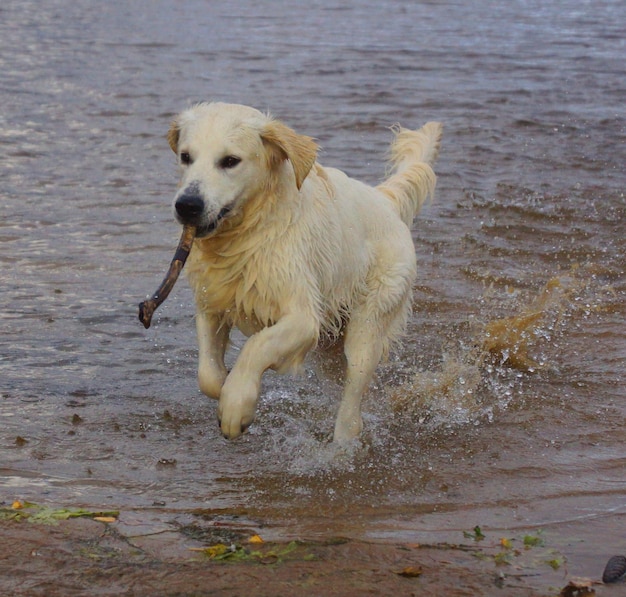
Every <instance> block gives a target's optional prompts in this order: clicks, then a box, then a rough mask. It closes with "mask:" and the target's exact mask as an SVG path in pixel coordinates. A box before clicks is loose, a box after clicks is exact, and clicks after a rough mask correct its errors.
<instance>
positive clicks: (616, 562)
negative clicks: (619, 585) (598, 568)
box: [602, 556, 626, 583]
mask: <svg viewBox="0 0 626 597" xmlns="http://www.w3.org/2000/svg"><path fill="white" fill-rule="evenodd" d="M624 579H626V557H625V556H613V557H612V558H611V559H610V560H609V561H608V562H607V564H606V567H605V568H604V573H603V574H602V582H603V583H613V582H617V581H619V580H624Z"/></svg>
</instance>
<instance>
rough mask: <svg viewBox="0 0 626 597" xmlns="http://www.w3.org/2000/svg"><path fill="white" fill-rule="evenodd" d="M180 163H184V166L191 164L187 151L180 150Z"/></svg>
mask: <svg viewBox="0 0 626 597" xmlns="http://www.w3.org/2000/svg"><path fill="white" fill-rule="evenodd" d="M180 163H181V164H185V166H189V164H191V156H190V155H189V152H188V151H181V153H180Z"/></svg>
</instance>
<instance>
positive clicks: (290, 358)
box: [218, 313, 319, 439]
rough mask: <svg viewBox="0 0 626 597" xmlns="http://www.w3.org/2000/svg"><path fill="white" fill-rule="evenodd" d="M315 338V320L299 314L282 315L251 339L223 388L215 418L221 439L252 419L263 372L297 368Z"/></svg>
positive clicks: (240, 430) (242, 428) (230, 436)
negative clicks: (222, 435) (272, 369)
mask: <svg viewBox="0 0 626 597" xmlns="http://www.w3.org/2000/svg"><path fill="white" fill-rule="evenodd" d="M318 335H319V325H318V322H317V321H316V320H315V318H314V317H307V316H306V315H304V314H302V313H298V314H288V315H285V316H283V317H282V318H281V319H279V320H278V321H277V322H276V323H275V324H274V325H272V326H270V327H267V328H264V329H263V330H261V331H260V332H258V333H256V334H254V335H253V336H251V337H250V339H249V340H248V341H247V342H246V344H245V345H244V347H243V348H242V349H241V353H240V355H239V358H238V359H237V361H236V363H235V365H234V367H233V369H232V371H231V372H230V373H229V375H228V377H227V378H226V381H225V382H224V386H223V387H222V393H221V395H220V404H219V408H218V417H219V421H220V427H221V429H222V433H223V434H224V437H226V438H228V439H234V438H235V437H237V436H239V435H241V434H242V433H243V432H244V431H245V430H246V429H247V428H248V427H249V426H250V424H251V423H252V421H253V420H254V414H255V411H256V404H257V401H258V398H259V391H260V388H261V375H263V372H264V371H266V370H267V369H269V368H270V367H273V368H275V369H278V370H279V371H285V370H289V369H295V368H297V367H299V366H300V365H301V363H302V361H303V359H304V357H305V355H306V353H307V352H308V351H309V350H310V349H311V348H313V347H314V346H315V345H316V344H317V339H318Z"/></svg>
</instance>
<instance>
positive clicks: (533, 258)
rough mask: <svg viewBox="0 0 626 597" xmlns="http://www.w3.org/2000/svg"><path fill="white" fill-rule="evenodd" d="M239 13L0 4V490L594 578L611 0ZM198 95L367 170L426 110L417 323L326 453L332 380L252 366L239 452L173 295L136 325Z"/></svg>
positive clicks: (606, 454)
mask: <svg viewBox="0 0 626 597" xmlns="http://www.w3.org/2000/svg"><path fill="white" fill-rule="evenodd" d="M231 9H232V5H219V6H216V5H214V4H213V3H206V2H202V1H200V0H196V1H189V2H185V3H171V2H157V1H150V2H147V1H139V2H133V3H124V2H107V3H104V4H100V5H98V12H97V13H96V12H95V11H94V7H93V3H90V2H86V1H81V0H79V1H72V2H68V1H67V0H50V1H48V2H46V3H44V4H43V5H42V4H41V3H38V2H37V3H36V2H29V1H24V0H20V1H19V2H18V1H15V0H5V2H3V4H2V7H1V8H0V101H1V105H2V110H1V111H0V145H1V147H2V150H3V151H2V153H3V156H4V157H3V159H2V160H1V161H0V181H1V182H0V202H1V205H2V221H1V222H0V243H1V245H0V246H1V251H0V259H2V266H3V267H2V278H1V280H0V290H1V293H0V296H1V297H2V298H1V301H2V308H1V311H0V317H1V318H2V336H1V341H2V352H1V361H0V379H1V381H0V384H1V385H0V390H1V402H0V416H1V417H2V425H1V427H0V429H1V431H0V446H1V450H2V452H1V453H2V460H1V462H0V484H2V486H3V491H2V499H4V500H5V501H11V500H13V499H17V498H20V499H29V500H32V501H38V502H50V503H60V504H63V505H86V506H106V507H107V508H111V507H113V506H117V507H119V508H121V509H127V510H128V509H136V510H142V509H148V508H162V509H163V512H164V513H165V516H169V517H170V518H171V517H175V516H176V515H177V514H180V515H183V514H184V513H185V512H188V511H190V510H192V509H204V510H206V511H207V512H212V513H214V514H215V515H216V516H217V515H219V514H220V513H221V514H223V515H225V516H227V515H235V514H236V515H238V516H244V515H245V516H246V517H248V518H250V520H252V521H256V522H257V523H259V524H261V523H263V524H264V525H266V534H267V533H275V534H277V535H289V536H301V535H306V536H333V535H350V536H359V537H367V538H373V539H385V540H387V539H391V540H394V539H401V540H408V541H426V540H434V541H438V540H453V541H459V540H462V531H463V530H467V529H472V528H473V527H474V526H475V525H480V526H481V528H485V529H493V532H496V533H499V534H502V533H514V532H515V529H521V528H543V529H544V530H545V531H546V533H548V534H549V535H550V536H551V537H552V540H553V541H554V542H555V543H556V544H557V545H558V546H559V548H560V549H562V550H563V551H564V552H565V553H566V555H567V557H569V558H570V560H571V561H572V562H573V563H575V564H576V565H577V566H578V567H579V569H580V573H581V574H595V575H596V576H597V575H598V574H599V572H600V571H601V568H602V566H603V564H604V562H605V560H606V559H608V557H609V556H610V555H613V553H619V552H620V549H621V550H622V551H623V550H624V546H625V543H624V530H625V529H626V454H625V448H624V446H625V445H626V444H625V440H626V427H625V425H624V422H625V418H626V401H625V399H624V390H623V387H624V381H625V373H624V369H625V368H624V364H625V361H626V327H625V314H626V308H625V304H626V303H625V300H624V298H625V295H626V278H625V276H624V265H625V258H624V255H625V250H626V240H625V239H626V219H625V216H626V199H625V197H624V186H625V185H624V182H625V177H624V164H625V163H626V151H625V150H624V141H625V134H624V126H625V121H626V113H625V109H624V102H623V99H624V93H625V89H624V81H625V80H626V72H625V69H624V61H623V56H624V40H623V31H622V26H623V25H622V24H623V22H624V18H625V17H626V14H625V12H626V11H625V9H624V5H623V3H622V2H621V1H619V0H600V1H599V2H598V1H595V2H593V3H591V2H580V1H577V2H573V1H570V0H567V1H566V2H561V3H558V6H556V5H554V6H553V5H552V4H551V3H545V2H538V1H535V0H531V1H528V2H522V1H515V2H507V3H501V5H497V4H496V5H493V3H490V2H474V3H471V4H468V5H467V6H463V5H458V4H456V3H452V2H422V3H416V4H415V5H407V4H406V3H403V2H386V3H380V2H378V3H376V2H360V3H355V6H352V7H349V6H343V7H337V6H335V5H334V4H333V3H331V2H327V1H326V0H320V1H318V2H313V3H306V4H297V5H294V4H292V3H290V4H289V5H287V3H284V4H283V3H279V2H275V3H271V8H267V7H263V6H262V3H261V4H258V3H254V2H241V3H239V10H238V12H237V14H238V15H239V16H234V15H233V14H232V13H231V12H230V11H231ZM205 99H216V100H223V101H233V102H239V103H244V104H250V105H254V106H256V107H258V108H260V109H264V110H265V109H269V110H271V111H272V113H273V114H275V115H276V116H278V117H280V118H281V119H282V120H284V121H286V122H287V123H288V124H290V125H291V126H293V127H294V128H295V129H297V130H298V131H300V132H302V133H306V134H309V135H312V136H314V137H316V138H317V139H319V141H320V144H321V145H322V148H323V152H322V154H321V156H320V160H321V161H322V163H325V164H328V165H333V166H336V167H340V168H342V169H344V170H345V171H347V172H348V173H349V174H350V175H353V176H355V177H358V178H361V179H363V180H365V181H367V182H370V183H376V182H377V181H379V180H380V179H381V178H382V177H383V176H384V172H385V165H384V157H385V151H386V148H387V146H388V144H389V142H390V137H391V136H390V133H389V131H388V128H389V127H390V126H391V125H393V124H394V123H396V122H400V123H401V124H402V125H403V126H409V127H419V126H421V124H423V123H424V122H425V121H427V120H435V119H436V120H440V121H442V122H443V123H444V125H445V134H444V143H443V149H442V154H441V158H440V161H439V163H438V166H437V172H438V175H439V185H438V190H437V198H436V201H435V203H434V204H432V205H430V206H427V207H426V208H425V209H424V211H423V213H422V214H421V216H420V217H419V218H418V220H417V222H416V224H415V234H414V237H415V242H416V250H417V255H418V263H419V268H420V276H419V281H418V284H417V286H416V288H415V309H414V315H413V317H412V319H411V322H410V326H409V333H408V334H407V337H406V339H405V341H404V344H403V345H402V347H400V348H399V349H398V350H397V351H396V352H395V353H394V354H393V355H392V357H391V359H390V362H389V363H387V364H385V365H383V366H381V368H380V370H379V374H378V377H377V380H376V383H375V384H374V385H373V386H372V389H371V391H370V393H369V395H368V397H367V399H366V401H365V404H364V408H365V422H366V429H365V432H364V435H363V438H362V440H361V441H359V442H357V444H356V445H355V446H352V447H351V448H350V449H349V450H344V451H342V452H339V453H338V451H337V450H336V449H335V448H334V447H333V446H332V445H330V444H329V443H328V438H329V436H330V434H331V432H332V427H333V418H334V409H335V408H336V405H337V399H338V396H339V393H340V379H339V376H338V374H337V372H336V371H334V370H332V368H331V370H329V371H326V372H324V371H322V370H321V369H322V366H321V365H320V364H319V363H317V362H316V360H315V359H313V360H312V361H311V362H310V363H309V365H308V366H307V371H306V375H305V376H304V377H303V378H285V377H279V376H276V375H274V374H267V375H266V377H265V379H264V386H263V396H262V399H261V403H260V407H259V413H258V418H257V422H256V423H255V425H254V426H253V427H252V428H251V430H250V433H249V434H247V435H246V436H245V437H244V438H242V439H241V440H239V441H236V442H232V443H229V442H227V441H225V440H223V439H222V438H221V437H220V434H219V433H218V428H217V424H216V415H215V410H216V405H215V403H213V402H212V401H209V400H208V399H206V398H204V397H203V396H202V395H201V394H200V393H199V391H198V390H197V387H196V381H195V367H196V365H195V361H196V344H195V331H194V324H193V305H192V298H191V294H190V291H189V289H188V288H187V286H186V284H185V283H184V282H181V283H179V285H178V286H177V287H176V288H175V290H174V292H173V293H172V295H171V296H170V298H169V300H168V302H167V303H165V304H164V305H163V306H162V307H161V308H160V310H159V312H158V313H157V316H156V318H155V322H154V324H153V327H152V328H151V329H150V330H149V331H145V330H144V329H143V327H142V326H141V324H140V323H139V322H138V321H137V318H136V307H137V303H138V301H139V300H141V299H143V298H144V296H145V295H146V294H148V293H149V292H151V291H152V290H154V288H155V287H156V284H157V283H158V282H159V281H160V280H161V277H162V275H163V274H164V272H165V269H166V267H167V264H168V263H169V260H170V258H171V256H172V254H173V249H174V247H175V244H176V241H177V236H178V234H179V228H178V227H177V225H176V224H175V223H174V221H173V218H172V215H171V209H170V202H171V197H172V196H173V193H174V189H175V185H176V168H175V164H174V160H173V155H172V154H171V152H170V150H169V148H168V147H167V143H166V141H165V138H164V136H165V132H166V130H167V127H168V123H169V120H170V118H171V117H172V115H173V114H174V113H175V112H176V111H178V110H179V109H181V108H183V107H185V106H187V105H188V104H189V103H191V102H194V101H199V100H205ZM525 317H526V318H527V319H524V318H525ZM506 318H514V319H510V320H509V321H508V322H507V325H505V326H504V327H503V326H502V325H500V326H499V324H498V323H495V324H494V323H493V322H494V321H495V322H497V321H498V320H501V319H506ZM520 318H521V319H520ZM528 318H530V319H528ZM520 321H524V322H526V323H527V324H528V325H522V324H520ZM509 324H510V325H509ZM498 326H499V327H498ZM516 326H517V327H516ZM502 329H504V330H507V329H508V330H510V329H513V333H510V334H509V335H508V336H506V337H503V338H500V339H499V343H497V347H496V348H493V342H492V343H491V345H490V344H489V342H488V340H487V338H491V339H493V334H494V333H496V332H497V330H502ZM242 341H243V340H242V339H241V338H235V341H234V343H233V347H232V348H231V350H230V353H229V358H230V359H233V358H234V357H235V356H236V353H237V350H238V348H239V347H240V346H241V344H242ZM486 342H487V343H486ZM489 346H491V348H492V352H491V353H489V351H488V350H487V348H489ZM516 354H517V355H518V356H519V355H522V356H523V357H524V358H525V359H526V360H525V361H524V363H525V366H520V362H519V361H515V358H511V357H512V355H513V356H515V355H516ZM511 365H515V366H513V367H512V366H511ZM571 536H575V537H577V538H578V539H577V540H576V541H574V542H572V541H571V540H570V539H568V537H571ZM581 544H584V546H583V547H580V545H581ZM605 556H606V557H605ZM598 567H599V569H600V570H599V571H597V570H596V568H598Z"/></svg>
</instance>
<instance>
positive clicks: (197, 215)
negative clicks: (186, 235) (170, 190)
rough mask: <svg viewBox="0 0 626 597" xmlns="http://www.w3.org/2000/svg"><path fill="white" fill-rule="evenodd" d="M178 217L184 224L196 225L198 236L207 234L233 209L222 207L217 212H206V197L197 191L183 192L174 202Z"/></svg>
mask: <svg viewBox="0 0 626 597" xmlns="http://www.w3.org/2000/svg"><path fill="white" fill-rule="evenodd" d="M174 210H175V212H176V219H177V220H178V221H179V222H180V223H181V224H183V225H187V226H195V227H196V229H197V230H196V238H202V237H204V236H207V235H208V234H210V233H211V232H213V230H215V228H217V225H218V224H219V223H220V221H221V220H222V219H224V218H225V217H226V216H227V215H228V214H229V213H230V211H231V208H230V207H222V209H220V210H219V211H218V212H217V213H216V212H213V213H208V214H207V213H206V212H205V204H204V199H202V197H200V196H199V195H196V194H195V193H183V194H182V195H181V196H180V197H179V198H178V199H176V202H175V203H174Z"/></svg>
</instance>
